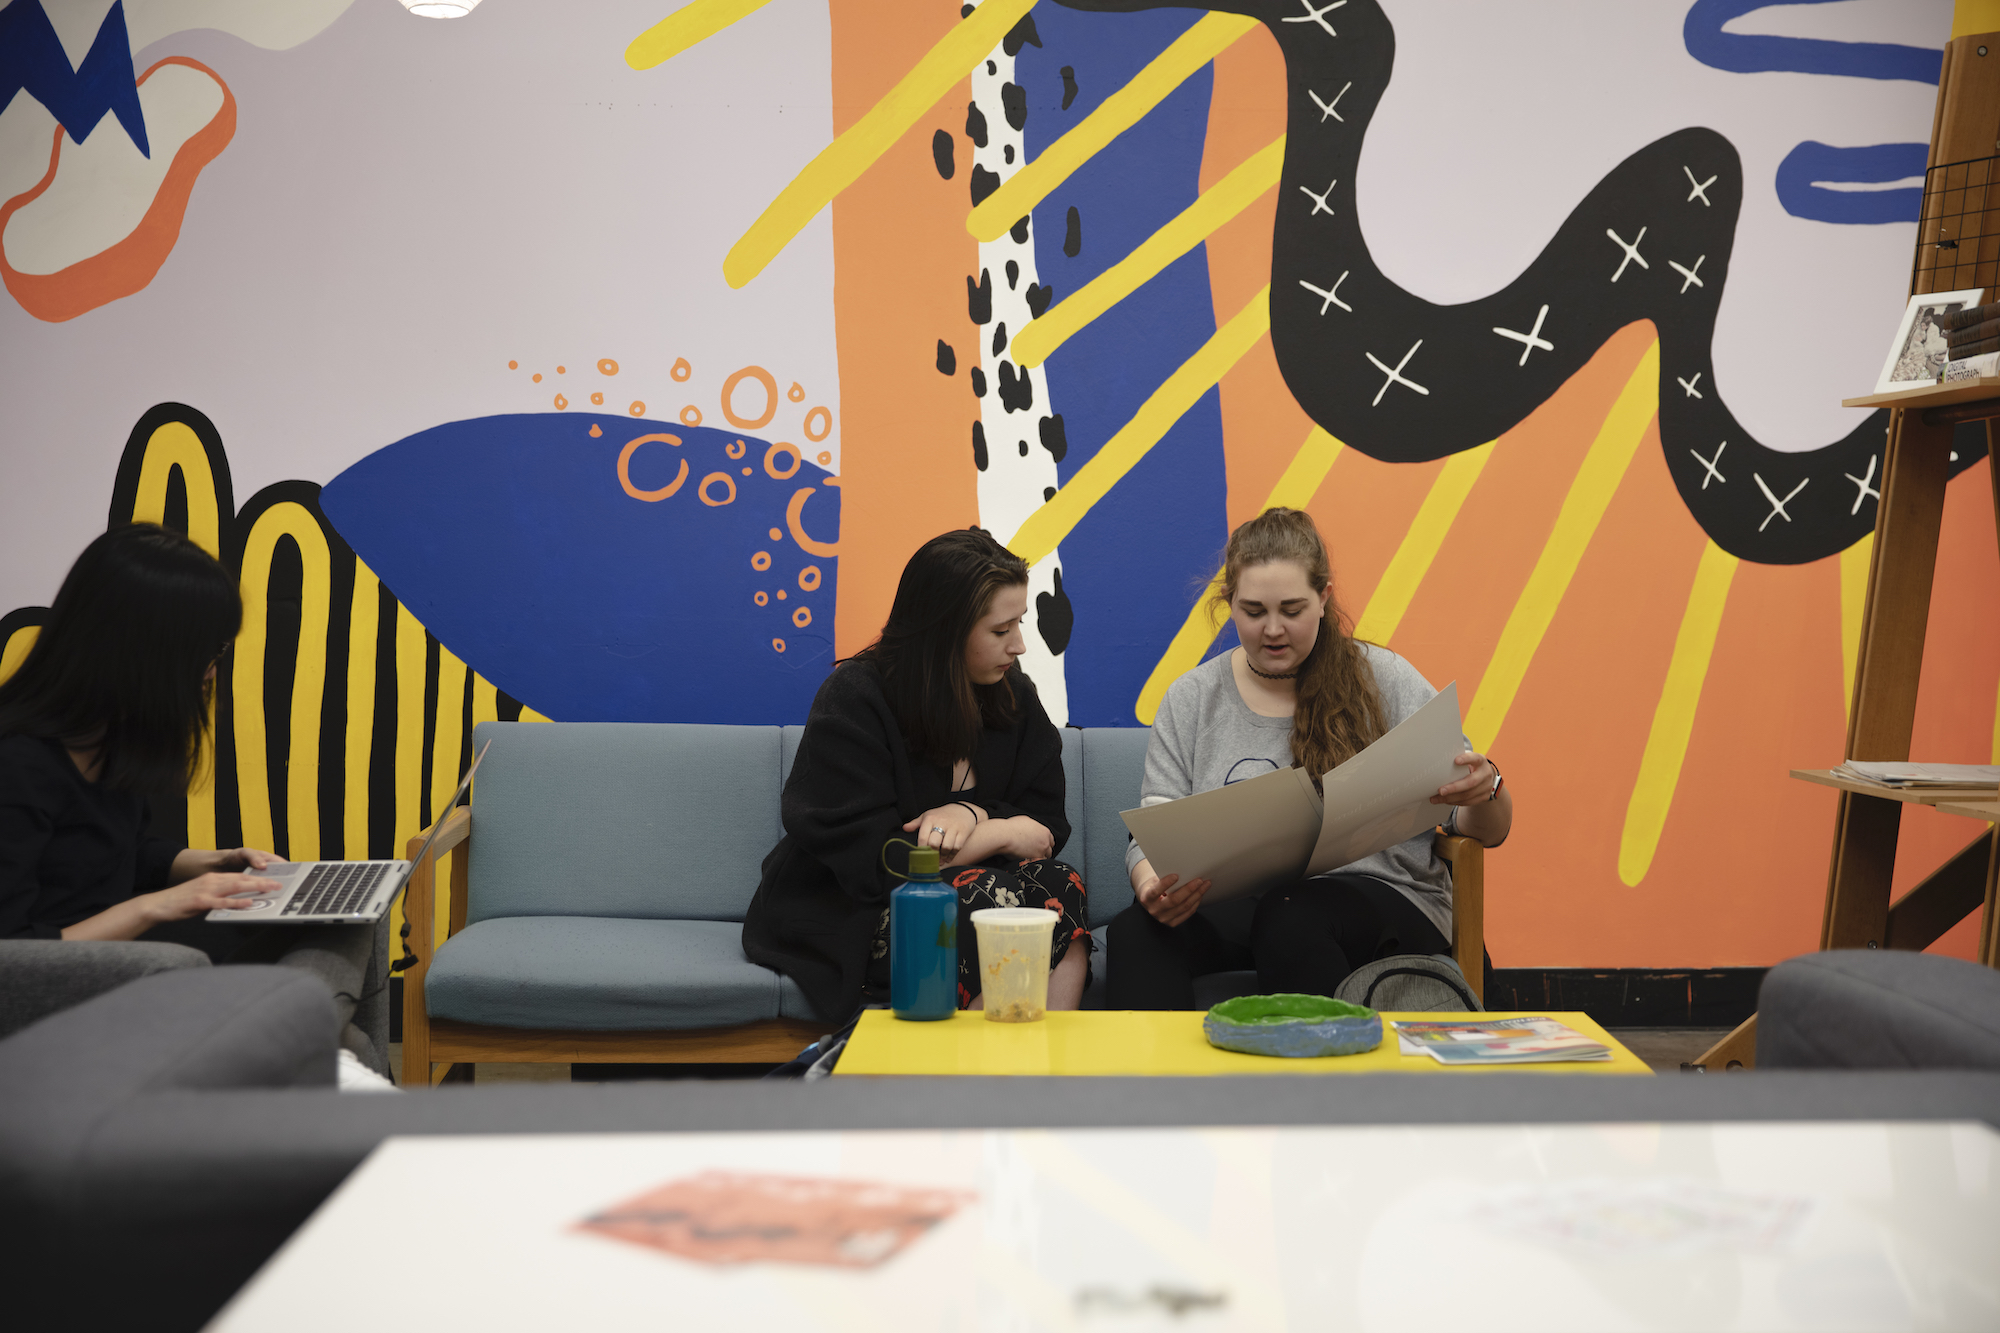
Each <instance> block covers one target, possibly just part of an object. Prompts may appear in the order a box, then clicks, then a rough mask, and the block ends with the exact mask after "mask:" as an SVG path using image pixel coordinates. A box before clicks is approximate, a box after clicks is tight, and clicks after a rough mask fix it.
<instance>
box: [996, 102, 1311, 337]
mask: <svg viewBox="0 0 2000 1333" xmlns="http://www.w3.org/2000/svg"><path fill="white" fill-rule="evenodd" d="M1284 165H1285V136H1284V135H1282V134H1281V135H1279V136H1278V137H1277V138H1276V139H1273V140H1272V141H1271V142H1270V143H1269V144H1267V145H1266V146H1265V147H1263V148H1261V149H1259V150H1258V151H1257V152H1256V153H1255V154H1254V155H1252V156H1251V158H1250V159H1249V160H1248V161H1246V162H1244V163H1243V164H1242V165H1241V166H1239V167H1237V168H1236V170H1234V171H1232V172H1230V173H1229V174H1228V175H1227V176H1224V177H1223V178H1222V179H1221V180H1219V181H1217V182H1216V183H1215V184H1214V185H1211V186H1210V187H1209V188H1208V189H1206V190H1204V191H1202V193H1201V194H1200V195H1199V196H1197V197H1196V199H1195V201H1194V202H1193V203H1191V204H1189V205H1188V206H1187V207H1186V208H1185V209H1183V210H1182V211H1181V214H1180V216H1179V217H1176V218H1175V219H1174V220H1173V221H1172V222H1169V223H1168V224H1167V225H1166V226H1164V227H1162V228H1160V229H1159V230H1158V231H1156V232H1154V233H1153V234H1152V235H1151V236H1148V237H1147V238H1146V239H1145V240H1144V241H1142V242H1140V244H1139V247H1138V248H1137V249H1136V250H1134V251H1132V253H1131V254H1129V255H1126V256H1125V257H1124V258H1123V259H1121V260H1119V261H1118V262H1117V263H1116V264H1113V265H1112V266H1111V267H1110V268H1108V269H1105V270H1104V272H1102V273H1100V274H1098V275H1097V276H1096V277H1095V278H1093V279H1091V280H1090V282H1088V283H1087V284H1085V286H1084V288H1083V290H1081V291H1079V292H1077V293H1076V294H1075V295H1074V296H1071V297H1070V298H1069V299H1068V300H1066V301H1064V302H1063V303H1062V304H1060V305H1058V306H1057V307H1056V308H1055V309H1053V310H1051V311H1049V312H1047V313H1046V314H1044V315H1043V316H1042V317H1041V318H1039V319H1037V320H1034V321H1033V322H1032V323H1030V324H1029V325H1028V327H1027V328H1025V329H1022V330H1021V335H1020V336H1019V337H1018V338H1016V339H1014V344H1013V351H1014V359H1015V360H1016V361H1018V362H1019V363H1020V364H1021V365H1023V366H1039V365H1040V364H1042V362H1043V361H1045V360H1047V359H1048V357H1049V354H1050V353H1052V352H1054V351H1055V350H1056V348H1058V347H1061V346H1062V345H1063V344H1064V343H1065V342H1067V341H1068V340H1069V337H1070V335H1071V334H1073V333H1075V332H1076V331H1077V330H1078V329H1081V328H1082V327H1083V326H1084V325H1086V324H1088V323H1090V321H1092V320H1093V319H1096V318H1097V317H1098V316H1099V315H1101V314H1103V313H1104V312H1105V311H1107V310H1109V309H1110V308H1111V307H1112V306H1114V305H1117V304H1118V303H1119V302H1120V301H1122V300H1124V299H1125V298H1126V297H1128V296H1130V295H1131V294H1132V293H1133V292H1136V291H1138V290H1139V288H1141V287H1143V286H1144V285H1145V284H1146V283H1148V282H1150V281H1152V279H1153V277H1154V276H1155V275H1157V274H1158V273H1159V272H1160V270H1161V269H1164V268H1165V267H1166V266H1167V265H1169V264H1171V263H1173V262H1174V261H1175V260H1176V259H1179V258H1180V257H1181V256H1182V255H1184V254H1186V253H1187V252H1188V251H1190V250H1192V249H1194V248H1195V247H1196V246H1197V245H1200V244H1201V243H1202V242H1203V241H1205V240H1207V239H1208V238H1209V236H1210V235H1212V234H1213V233H1214V232H1215V230H1216V228H1218V227H1220V226H1221V225H1222V224H1223V223H1225V222H1227V221H1229V220H1230V219H1231V218H1233V217H1235V216H1236V215H1237V214H1238V213H1241V212H1242V211H1243V210H1244V209H1246V208H1248V207H1249V206H1250V205H1251V204H1253V203H1255V202H1256V201H1257V199H1258V198H1260V197H1261V196H1262V195H1264V194H1265V193H1266V192H1268V191H1269V190H1270V189H1271V187H1272V186H1274V185H1276V184H1277V183H1278V173H1279V172H1280V171H1281V170H1282V169H1283V168H1284Z"/></svg>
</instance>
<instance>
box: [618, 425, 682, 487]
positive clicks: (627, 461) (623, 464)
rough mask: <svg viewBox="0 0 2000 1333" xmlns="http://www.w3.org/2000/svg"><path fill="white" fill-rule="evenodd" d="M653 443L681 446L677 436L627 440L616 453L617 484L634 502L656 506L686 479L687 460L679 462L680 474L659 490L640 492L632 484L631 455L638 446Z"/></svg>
mask: <svg viewBox="0 0 2000 1333" xmlns="http://www.w3.org/2000/svg"><path fill="white" fill-rule="evenodd" d="M654 441H658V442H660V443H663V444H671V445H673V446H674V448H676V449H678V448H680V446H681V440H680V436H678V435H640V436H638V437H636V438H634V439H630V440H627V441H626V442H625V447H624V448H623V449H620V450H619V451H618V484H619V485H620V486H622V487H624V488H625V494H627V495H629V496H631V497H632V498H633V499H634V500H644V501H646V503H648V504H658V503H659V502H660V501H662V500H664V499H666V498H667V497H669V496H671V495H672V494H673V493H674V492H675V491H678V490H679V489H680V488H681V484H682V483H683V482H685V481H686V480H687V479H688V462H687V459H685V458H683V459H682V460H681V470H680V474H679V475H678V476H676V477H675V478H674V479H673V480H672V481H671V482H669V483H667V484H666V485H665V486H662V487H661V488H660V489H659V490H657V491H642V490H640V489H639V488H638V487H637V486H634V485H633V484H632V455H633V454H635V453H637V452H639V446H640V445H642V444H651V443H653V442H654Z"/></svg>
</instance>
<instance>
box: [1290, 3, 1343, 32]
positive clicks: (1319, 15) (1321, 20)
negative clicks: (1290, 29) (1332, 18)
mask: <svg viewBox="0 0 2000 1333" xmlns="http://www.w3.org/2000/svg"><path fill="white" fill-rule="evenodd" d="M1299 3H1300V4H1302V5H1304V6H1305V7H1306V12H1305V13H1303V14H1297V15H1294V16H1293V17H1291V18H1288V19H1286V20H1284V21H1285V22H1286V23H1317V24H1319V26H1320V27H1322V28H1325V29H1326V35H1327V36H1329V37H1338V36H1340V34H1339V33H1337V32H1335V31H1334V30H1333V25H1332V24H1331V23H1328V22H1327V21H1326V16H1327V15H1328V14H1329V13H1331V12H1332V11H1334V10H1336V9H1339V8H1340V7H1341V6H1342V5H1344V4H1346V3H1347V0H1333V3H1332V4H1327V5H1321V6H1320V7H1319V8H1317V9H1315V8H1313V2H1312V0H1299Z"/></svg>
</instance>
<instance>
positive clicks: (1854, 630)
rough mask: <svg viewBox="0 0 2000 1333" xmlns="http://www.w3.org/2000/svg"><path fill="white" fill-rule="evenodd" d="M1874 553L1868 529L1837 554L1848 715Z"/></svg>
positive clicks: (1844, 698)
mask: <svg viewBox="0 0 2000 1333" xmlns="http://www.w3.org/2000/svg"><path fill="white" fill-rule="evenodd" d="M1874 554H1875V534H1874V533H1872V532H1871V533H1869V534H1868V535H1867V536H1865V537H1863V538H1862V539H1861V540H1860V541H1858V542H1856V543H1854V545H1852V546H1850V547H1848V548H1847V549H1846V550H1845V551H1842V552H1841V553H1840V706H1841V707H1842V708H1844V709H1846V710H1847V715H1848V716H1849V717H1852V716H1853V714H1854V671H1855V667H1856V664H1857V663H1859V662H1860V660H1861V613H1862V611H1863V610H1864V609H1866V607H1867V605H1868V562H1869V559H1870V557H1872V556H1873V555H1874ZM1996 734H2000V733H1996Z"/></svg>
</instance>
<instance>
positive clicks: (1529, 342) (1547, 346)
mask: <svg viewBox="0 0 2000 1333" xmlns="http://www.w3.org/2000/svg"><path fill="white" fill-rule="evenodd" d="M1548 317H1549V308H1548V307H1547V306H1543V307H1542V309H1541V312H1540V313H1539V314H1537V315H1536V316H1535V327H1534V328H1532V329H1529V330H1528V331H1527V332H1526V333H1516V332H1515V331H1514V330H1513V329H1503V328H1501V327H1500V326H1499V325H1497V324H1496V325H1494V326H1493V331H1494V332H1495V333H1497V334H1499V335H1500V336H1501V337H1502V338H1512V339H1513V340H1514V341H1515V342H1517V343H1520V344H1521V359H1520V360H1519V361H1517V362H1515V364H1516V365H1522V366H1525V365H1527V364H1528V354H1529V353H1530V352H1532V351H1534V350H1535V349H1536V348H1538V347H1539V348H1540V349H1541V350H1543V351H1544V352H1553V351H1555V350H1556V345H1555V344H1554V343H1552V342H1550V341H1549V340H1548V339H1546V338H1544V337H1542V336H1541V334H1542V321H1543V320H1545V319H1547V318H1548Z"/></svg>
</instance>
